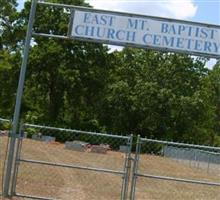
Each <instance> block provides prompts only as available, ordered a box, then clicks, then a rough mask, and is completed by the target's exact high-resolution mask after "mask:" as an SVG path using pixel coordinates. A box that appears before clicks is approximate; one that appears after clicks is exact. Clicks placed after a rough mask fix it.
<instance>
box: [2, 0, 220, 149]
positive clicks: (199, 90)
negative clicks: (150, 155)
mask: <svg viewBox="0 0 220 200" xmlns="http://www.w3.org/2000/svg"><path fill="white" fill-rule="evenodd" d="M51 2H59V3H66V4H73V5H80V6H89V5H88V4H86V3H85V2H84V1H83V0H67V1H62V0H54V1H51ZM0 3H1V9H0V22H1V27H2V32H1V33H0V116H2V117H7V118H11V117H12V114H13V109H14V101H15V94H16V88H17V82H18V75H19V66H20V63H21V49H22V48H23V42H24V36H25V30H26V27H27V22H28V15H29V9H30V2H28V1H27V2H26V3H25V7H24V9H23V10H22V11H21V12H17V11H16V1H13V0H10V1H5V0H2V1H0ZM68 23H69V10H64V9H61V8H52V7H44V6H38V7H37V15H36V20H35V23H34V31H36V32H42V33H53V34H58V35H67V32H68ZM206 61H207V60H206V59H204V58H192V57H190V56H186V55H179V54H174V53H159V52H155V51H149V50H140V49H131V48H124V49H123V50H122V51H120V52H118V51H115V52H113V53H109V52H108V48H107V47H106V46H104V45H102V44H95V43H87V42H81V41H74V40H68V41H67V40H59V39H52V38H45V37H34V38H33V40H32V43H31V50H30V55H29V61H28V66H27V74H26V82H25V90H24V96H23V101H22V118H23V120H24V121H28V122H30V123H37V124H45V125H51V126H60V127H68V128H74V129H82V130H88V131H99V132H114V133H121V134H125V135H128V134H131V133H133V134H135V135H137V134H141V136H142V137H149V138H158V139H168V140H174V141H181V142H190V143H200V144H211V145H219V136H220V85H219V83H220V79H219V77H220V63H218V64H217V65H216V66H215V67H214V68H213V70H208V69H206V68H205V67H204V66H205V63H206ZM28 133H29V135H30V136H31V135H32V134H33V130H28ZM58 137H60V136H59V135H58ZM62 137H63V138H58V140H59V141H66V140H68V139H74V138H72V136H71V134H65V135H64V136H62ZM83 139H85V138H83ZM89 142H90V143H96V141H95V140H94V138H93V139H92V140H91V141H89ZM153 149H156V151H155V152H157V147H155V148H153ZM149 151H150V150H149Z"/></svg>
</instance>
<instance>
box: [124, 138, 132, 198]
mask: <svg viewBox="0 0 220 200" xmlns="http://www.w3.org/2000/svg"><path fill="white" fill-rule="evenodd" d="M132 144H133V135H131V136H130V138H129V141H128V145H127V146H129V149H128V150H127V152H126V158H125V159H126V161H125V166H124V172H125V174H124V176H123V179H124V180H123V185H122V191H121V200H126V199H127V196H128V185H129V177H130V169H131V151H132Z"/></svg>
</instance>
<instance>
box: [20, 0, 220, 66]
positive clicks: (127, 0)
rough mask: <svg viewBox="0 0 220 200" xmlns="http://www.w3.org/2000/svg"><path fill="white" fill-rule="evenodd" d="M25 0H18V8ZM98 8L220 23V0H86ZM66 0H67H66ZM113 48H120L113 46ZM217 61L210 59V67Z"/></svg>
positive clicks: (208, 64)
mask: <svg viewBox="0 0 220 200" xmlns="http://www.w3.org/2000/svg"><path fill="white" fill-rule="evenodd" d="M24 1H25V0H18V3H19V5H18V9H19V10H20V9H21V8H22V7H23V4H24ZM85 1H86V2H87V3H89V4H90V5H92V6H93V7H94V8H97V9H104V10H111V11H122V12H129V13H137V14H143V15H152V16H159V17H167V18H174V19H181V20H189V21H195V22H202V23H208V24H217V25H220V0H85ZM64 2H65V1H64ZM111 47H112V49H115V48H116V49H120V48H118V47H116V46H111ZM215 63H216V59H210V61H209V62H208V63H207V67H208V68H212V66H213V65H214V64H215Z"/></svg>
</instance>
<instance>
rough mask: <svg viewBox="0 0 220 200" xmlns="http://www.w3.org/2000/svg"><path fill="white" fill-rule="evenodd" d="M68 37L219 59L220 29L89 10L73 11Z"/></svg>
mask: <svg viewBox="0 0 220 200" xmlns="http://www.w3.org/2000/svg"><path fill="white" fill-rule="evenodd" d="M69 36H70V37H72V38H75V39H81V40H90V41H91V40H94V41H96V42H101V43H106V44H116V45H121V46H125V45H130V46H136V47H141V48H148V49H155V50H161V51H174V52H182V53H187V54H194V55H202V56H208V57H215V58H220V26H217V25H208V24H202V23H195V22H189V21H180V20H173V19H166V18H158V17H150V16H141V15H131V14H126V13H119V12H109V11H101V10H91V9H74V10H73V11H72V15H71V22H70V27H69Z"/></svg>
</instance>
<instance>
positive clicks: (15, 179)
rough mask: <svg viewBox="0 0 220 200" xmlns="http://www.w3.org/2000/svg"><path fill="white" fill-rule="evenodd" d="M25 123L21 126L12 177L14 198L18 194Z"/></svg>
mask: <svg viewBox="0 0 220 200" xmlns="http://www.w3.org/2000/svg"><path fill="white" fill-rule="evenodd" d="M23 128H24V127H23V122H21V124H20V129H19V135H18V141H17V147H16V155H15V164H14V166H13V167H14V168H13V170H12V171H13V177H12V185H11V194H12V196H13V195H15V193H16V184H17V175H18V167H19V160H20V156H21V148H22V140H23V136H24V131H23V130H24V129H23Z"/></svg>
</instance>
